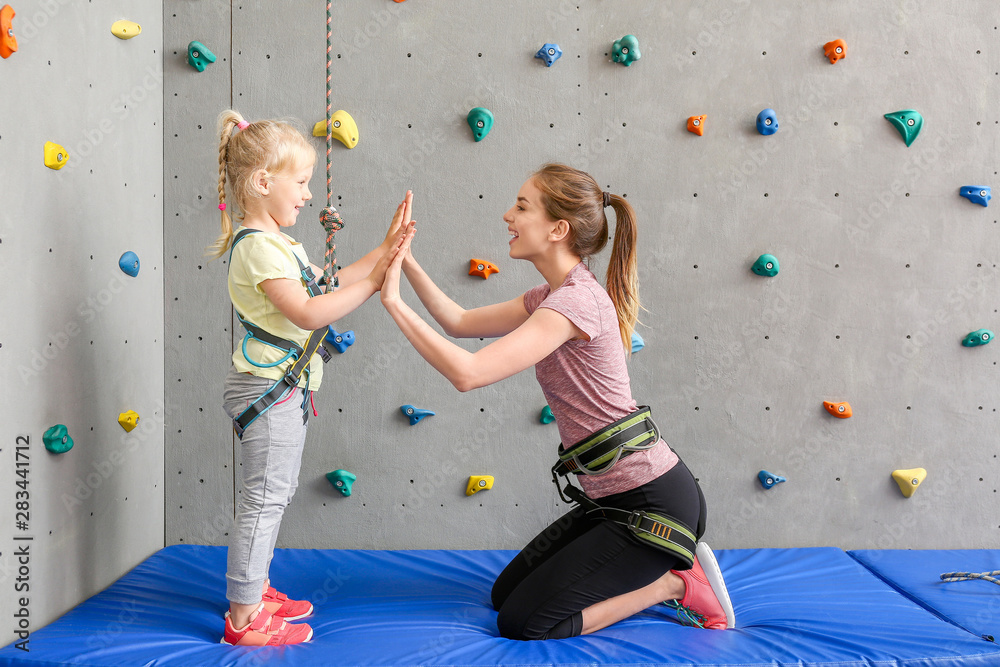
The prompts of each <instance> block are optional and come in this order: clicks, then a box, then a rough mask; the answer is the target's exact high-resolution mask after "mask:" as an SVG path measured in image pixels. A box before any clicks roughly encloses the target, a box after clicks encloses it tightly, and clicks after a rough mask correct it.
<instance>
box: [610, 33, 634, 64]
mask: <svg viewBox="0 0 1000 667" xmlns="http://www.w3.org/2000/svg"><path fill="white" fill-rule="evenodd" d="M641 57H642V54H641V53H639V40H638V39H636V37H635V35H625V36H624V37H622V38H621V39H617V40H615V43H614V44H612V45H611V59H612V60H614V61H615V62H616V63H621V64H622V65H625V67H629V66H631V65H632V63H634V62H635V61H636V60H638V59H639V58H641Z"/></svg>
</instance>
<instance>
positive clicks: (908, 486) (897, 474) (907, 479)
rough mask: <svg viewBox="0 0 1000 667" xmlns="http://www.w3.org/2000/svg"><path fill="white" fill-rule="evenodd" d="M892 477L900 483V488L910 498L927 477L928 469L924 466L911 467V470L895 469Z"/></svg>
mask: <svg viewBox="0 0 1000 667" xmlns="http://www.w3.org/2000/svg"><path fill="white" fill-rule="evenodd" d="M892 478H893V479H894V480H896V484H898V485H899V490H900V491H902V492H903V495H904V496H906V497H907V498H909V497H910V496H912V495H913V494H914V492H915V491H916V490H917V487H918V486H920V484H921V482H923V481H924V479H926V478H927V471H926V470H924V469H923V468H910V469H909V470H893V471H892Z"/></svg>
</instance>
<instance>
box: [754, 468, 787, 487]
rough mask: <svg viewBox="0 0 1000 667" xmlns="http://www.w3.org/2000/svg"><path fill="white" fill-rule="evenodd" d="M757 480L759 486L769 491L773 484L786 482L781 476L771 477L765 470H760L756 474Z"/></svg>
mask: <svg viewBox="0 0 1000 667" xmlns="http://www.w3.org/2000/svg"><path fill="white" fill-rule="evenodd" d="M757 479H759V480H760V485H761V486H763V487H764V488H765V489H770V488H771V487H772V486H774V485H775V484H781V483H782V482H787V481H788V480H786V479H785V478H784V477H782V476H781V475H772V474H771V473H769V472H768V471H766V470H761V471H760V472H759V473H757Z"/></svg>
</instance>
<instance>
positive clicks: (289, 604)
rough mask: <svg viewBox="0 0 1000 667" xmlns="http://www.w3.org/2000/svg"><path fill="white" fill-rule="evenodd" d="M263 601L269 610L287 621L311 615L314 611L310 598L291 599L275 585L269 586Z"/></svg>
mask: <svg viewBox="0 0 1000 667" xmlns="http://www.w3.org/2000/svg"><path fill="white" fill-rule="evenodd" d="M262 601H263V602H264V607H266V608H267V610H268V611H269V612H271V613H272V614H274V615H275V616H278V617H280V618H283V619H285V620H286V621H297V620H299V619H300V618H305V617H306V616H311V615H312V613H313V606H312V603H311V602H309V601H308V600H289V599H288V596H287V595H285V594H284V593H279V592H278V591H276V590H275V589H274V586H268V587H267V590H265V591H264V595H263V598H262Z"/></svg>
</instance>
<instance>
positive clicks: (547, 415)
mask: <svg viewBox="0 0 1000 667" xmlns="http://www.w3.org/2000/svg"><path fill="white" fill-rule="evenodd" d="M555 420H556V417H555V415H553V414H552V408H550V407H549V406H547V405H546V406H545V407H544V408H542V416H541V417H539V418H538V421H540V422H542V423H543V424H551V423H552V422H554V421H555Z"/></svg>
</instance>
